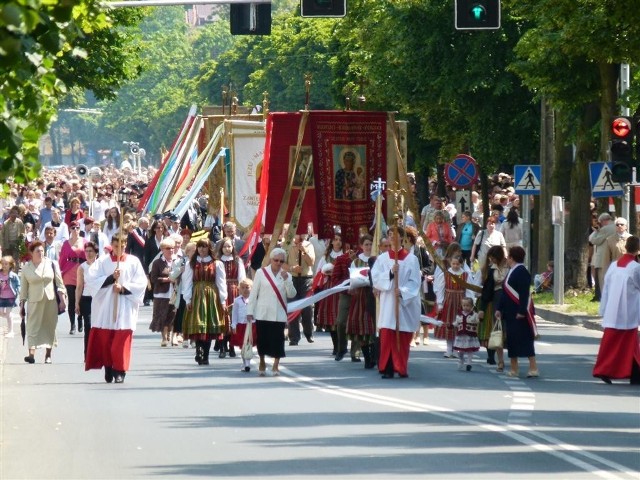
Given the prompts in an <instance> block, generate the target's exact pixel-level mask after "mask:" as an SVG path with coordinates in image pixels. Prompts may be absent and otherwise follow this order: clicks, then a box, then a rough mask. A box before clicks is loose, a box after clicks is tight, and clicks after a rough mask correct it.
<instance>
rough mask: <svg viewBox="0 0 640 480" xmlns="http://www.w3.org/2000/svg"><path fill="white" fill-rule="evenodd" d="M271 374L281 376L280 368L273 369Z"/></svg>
mask: <svg viewBox="0 0 640 480" xmlns="http://www.w3.org/2000/svg"><path fill="white" fill-rule="evenodd" d="M271 376H272V377H279V376H280V372H279V371H278V370H271Z"/></svg>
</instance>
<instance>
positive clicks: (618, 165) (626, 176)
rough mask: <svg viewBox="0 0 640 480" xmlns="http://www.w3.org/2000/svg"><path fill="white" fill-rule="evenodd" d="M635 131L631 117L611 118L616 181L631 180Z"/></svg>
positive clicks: (612, 161)
mask: <svg viewBox="0 0 640 480" xmlns="http://www.w3.org/2000/svg"><path fill="white" fill-rule="evenodd" d="M634 133H635V132H634V128H633V123H632V119H631V117H624V116H616V117H613V118H612V119H611V147H610V151H611V179H612V180H613V181H614V182H618V183H629V182H631V174H632V168H633V163H634V162H633V136H634Z"/></svg>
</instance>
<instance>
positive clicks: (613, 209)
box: [609, 197, 616, 213]
mask: <svg viewBox="0 0 640 480" xmlns="http://www.w3.org/2000/svg"><path fill="white" fill-rule="evenodd" d="M609 213H616V204H615V203H614V201H613V197H609Z"/></svg>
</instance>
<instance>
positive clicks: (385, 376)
mask: <svg viewBox="0 0 640 480" xmlns="http://www.w3.org/2000/svg"><path fill="white" fill-rule="evenodd" d="M380 378H382V379H383V380H386V379H388V378H393V373H383V374H382V376H381V377H380Z"/></svg>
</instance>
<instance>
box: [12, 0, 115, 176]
mask: <svg viewBox="0 0 640 480" xmlns="http://www.w3.org/2000/svg"><path fill="white" fill-rule="evenodd" d="M111 25H112V20H111V19H110V18H109V16H108V15H107V14H106V13H105V12H104V11H103V10H102V8H101V7H100V6H99V4H98V3H97V2H95V1H93V0H67V1H65V2H52V1H47V0H11V1H9V2H5V3H4V4H3V5H2V6H1V7H0V92H1V93H2V95H0V158H1V159H2V160H1V164H0V166H1V168H0V180H6V179H7V178H8V177H11V176H13V177H14V178H15V180H16V181H18V182H26V181H28V180H31V179H33V178H35V177H36V176H37V174H38V172H39V168H40V165H39V162H38V153H39V152H38V140H39V137H40V135H41V134H42V133H44V132H45V131H46V130H47V127H48V125H49V123H50V121H51V119H52V118H53V117H54V115H55V110H56V106H57V102H58V100H59V99H60V98H62V97H63V96H64V95H65V94H66V92H67V87H71V86H73V85H84V86H89V85H93V84H96V88H97V90H98V93H99V94H104V95H105V96H107V95H108V94H111V95H113V93H114V92H115V90H116V89H117V88H118V86H119V83H118V78H120V77H122V76H123V75H124V72H123V70H114V69H112V68H109V67H110V66H113V64H112V63H110V62H115V63H118V64H119V67H121V68H122V69H125V68H126V65H125V64H124V62H123V58H122V57H121V56H120V55H118V52H117V50H116V52H115V54H114V53H112V52H110V51H109V53H108V54H107V50H108V45H107V43H108V41H109V39H110V38H111V39H112V38H114V37H113V36H111V35H110V34H109V33H108V29H109V27H110V26H111ZM92 38H93V39H96V38H100V39H101V40H100V41H99V42H97V43H96V42H92V40H91V39H92ZM98 45H102V47H103V49H102V58H98V56H99V55H98V53H97V52H98V49H97V48H96V47H97V46H98ZM116 47H118V46H117V45H116ZM119 47H120V48H125V42H124V40H123V43H122V44H120V45H119ZM89 53H91V54H93V55H92V61H93V60H94V57H95V62H101V66H100V68H101V70H99V69H98V68H97V67H96V66H95V65H94V66H88V63H89V61H88V56H89ZM107 59H108V61H107ZM98 87H99V88H98Z"/></svg>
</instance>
